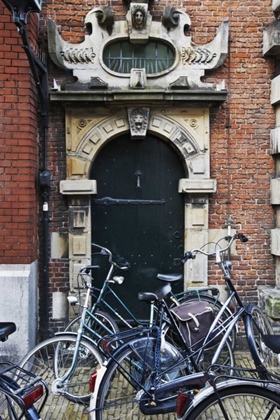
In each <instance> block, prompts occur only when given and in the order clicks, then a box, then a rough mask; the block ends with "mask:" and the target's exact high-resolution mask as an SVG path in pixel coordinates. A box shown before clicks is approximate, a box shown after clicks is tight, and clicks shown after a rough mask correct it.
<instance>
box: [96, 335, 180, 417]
mask: <svg viewBox="0 0 280 420" xmlns="http://www.w3.org/2000/svg"><path fill="white" fill-rule="evenodd" d="M154 346H155V339H154V338H144V339H143V338H142V339H138V340H134V341H132V342H130V343H129V344H127V345H124V346H123V347H122V348H121V349H120V350H119V351H118V355H117V356H115V357H114V360H112V361H111V362H110V363H109V365H108V368H107V371H106V373H105V375H104V377H103V379H102V381H101V383H100V386H99V389H98V394H97V401H96V420H107V419H115V420H116V419H120V420H126V419H130V420H131V419H135V420H136V419H137V420H140V419H145V420H154V418H155V417H154V415H147V414H145V415H144V414H143V413H142V412H141V410H140V407H139V402H140V398H141V396H142V394H143V393H144V389H149V388H150V386H151V385H152V378H153V372H154ZM180 358H181V355H180V353H178V352H177V351H176V349H174V348H173V347H172V346H171V345H170V344H168V343H166V348H165V349H164V351H163V352H162V351H161V361H160V363H161V364H160V366H161V370H162V369H164V370H165V369H166V368H167V367H171V366H174V368H173V369H171V370H170V371H169V372H168V374H164V375H163V376H162V378H161V383H163V382H166V381H170V380H172V379H175V378H176V377H178V376H182V374H184V375H185V370H184V366H183V362H182V365H181V366H178V365H177V367H175V365H176V364H178V359H179V364H180ZM183 372H184V373H183ZM174 401H175V399H174ZM175 405H176V401H175ZM174 411H175V408H174ZM157 418H160V419H162V420H165V419H166V420H167V419H168V420H171V419H174V420H175V419H176V415H175V413H167V414H163V415H160V417H159V416H158V417H157Z"/></svg>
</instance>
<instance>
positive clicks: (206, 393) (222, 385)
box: [181, 379, 280, 420]
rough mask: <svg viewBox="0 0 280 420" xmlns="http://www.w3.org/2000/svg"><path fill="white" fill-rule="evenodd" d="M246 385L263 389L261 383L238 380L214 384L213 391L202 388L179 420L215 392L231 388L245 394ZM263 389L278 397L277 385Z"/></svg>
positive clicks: (186, 416) (183, 418)
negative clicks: (274, 393) (243, 391)
mask: <svg viewBox="0 0 280 420" xmlns="http://www.w3.org/2000/svg"><path fill="white" fill-rule="evenodd" d="M248 385H253V386H258V387H261V388H263V387H264V384H263V383H262V382H261V381H260V382H258V381H254V380H252V381H251V380H250V381H248V380H239V379H228V380H225V381H222V382H220V383H216V386H215V389H214V388H213V386H212V385H210V384H208V385H206V387H205V388H203V389H202V390H201V391H199V393H197V394H196V395H195V397H194V398H193V399H192V400H191V402H190V405H189V407H188V408H187V410H186V411H185V412H184V415H183V416H182V417H181V419H182V420H185V419H186V420H187V418H188V416H189V414H190V413H191V411H192V410H193V409H194V408H195V407H197V406H198V405H199V404H200V403H201V402H202V401H203V400H205V399H206V398H208V397H209V396H210V395H212V394H215V393H216V392H217V391H221V390H223V389H226V388H232V387H238V389H240V388H241V387H244V388H245V392H246V388H248ZM265 388H266V389H269V390H271V391H273V392H276V393H277V394H278V395H279V396H280V390H279V386H277V384H268V383H266V384H265Z"/></svg>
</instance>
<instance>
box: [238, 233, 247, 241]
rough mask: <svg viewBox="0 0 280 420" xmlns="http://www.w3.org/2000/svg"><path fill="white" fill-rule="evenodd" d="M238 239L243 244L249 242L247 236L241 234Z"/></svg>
mask: <svg viewBox="0 0 280 420" xmlns="http://www.w3.org/2000/svg"><path fill="white" fill-rule="evenodd" d="M238 239H239V240H240V241H241V242H242V243H245V242H248V238H247V236H245V235H243V233H239V234H238Z"/></svg>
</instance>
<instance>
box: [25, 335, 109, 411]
mask: <svg viewBox="0 0 280 420" xmlns="http://www.w3.org/2000/svg"><path fill="white" fill-rule="evenodd" d="M75 344H76V335H75V334H60V335H57V336H55V337H52V338H49V339H47V340H45V341H43V342H41V343H40V344H38V345H37V346H35V347H34V349H33V350H31V351H30V352H29V353H28V354H27V355H26V356H25V357H24V358H23V359H22V361H21V362H20V365H19V366H20V367H22V368H24V369H26V370H28V371H30V372H32V373H34V374H35V375H36V376H40V377H41V378H43V379H44V380H45V382H46V383H47V385H48V387H49V391H50V394H52V398H51V399H52V405H53V406H54V407H55V406H58V405H59V404H61V403H62V404H63V399H64V397H65V398H67V399H68V400H69V401H73V402H75V403H88V402H89V400H90V396H91V392H90V389H89V379H90V374H91V373H92V372H93V371H94V370H96V369H98V367H99V366H101V365H102V362H103V357H102V356H101V354H100V352H99V351H98V349H97V348H95V347H94V346H93V345H92V344H91V343H90V342H88V341H86V340H85V339H82V340H81V343H80V347H79V353H78V360H77V365H76V368H75V371H74V373H73V375H72V376H71V378H70V379H67V381H65V382H64V384H63V388H62V389H61V392H59V394H58V395H56V393H57V392H58V391H59V390H58V387H59V384H58V383H57V381H56V380H57V379H58V378H61V376H62V375H64V374H65V373H66V372H67V370H68V369H69V367H70V365H71V363H72V360H73V352H74V347H75ZM42 418H44V415H42Z"/></svg>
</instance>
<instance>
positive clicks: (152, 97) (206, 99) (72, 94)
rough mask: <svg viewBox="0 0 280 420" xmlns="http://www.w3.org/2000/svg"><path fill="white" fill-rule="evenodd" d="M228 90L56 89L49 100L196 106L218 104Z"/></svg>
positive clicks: (224, 98)
mask: <svg viewBox="0 0 280 420" xmlns="http://www.w3.org/2000/svg"><path fill="white" fill-rule="evenodd" d="M227 94H228V92H227V91H226V90H223V91H216V90H213V89H209V90H203V89H201V90H194V89H193V90H192V89H188V90H187V89H185V90H183V89H181V90H176V89H172V91H170V90H166V91H165V90H155V89H149V90H148V89H147V90H145V89H143V90H138V91H136V90H135V89H131V90H110V91H106V92H105V91H98V90H96V91H94V92H93V91H92V90H89V89H88V90H84V91H82V90H80V91H57V92H50V100H51V101H52V102H83V103H85V102H95V103H100V104H102V103H107V102H110V103H112V102H113V103H114V105H117V106H119V105H120V104H121V105H122V106H123V104H124V103H126V104H129V103H131V105H132V106H135V103H136V102H138V103H143V104H147V103H150V101H154V102H155V103H156V104H161V103H164V104H166V103H170V102H172V103H174V102H179V103H181V102H188V106H192V105H193V104H194V103H195V104H196V107H197V102H199V103H200V106H202V104H203V105H205V106H212V105H214V104H220V103H223V102H225V101H226V98H227Z"/></svg>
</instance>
